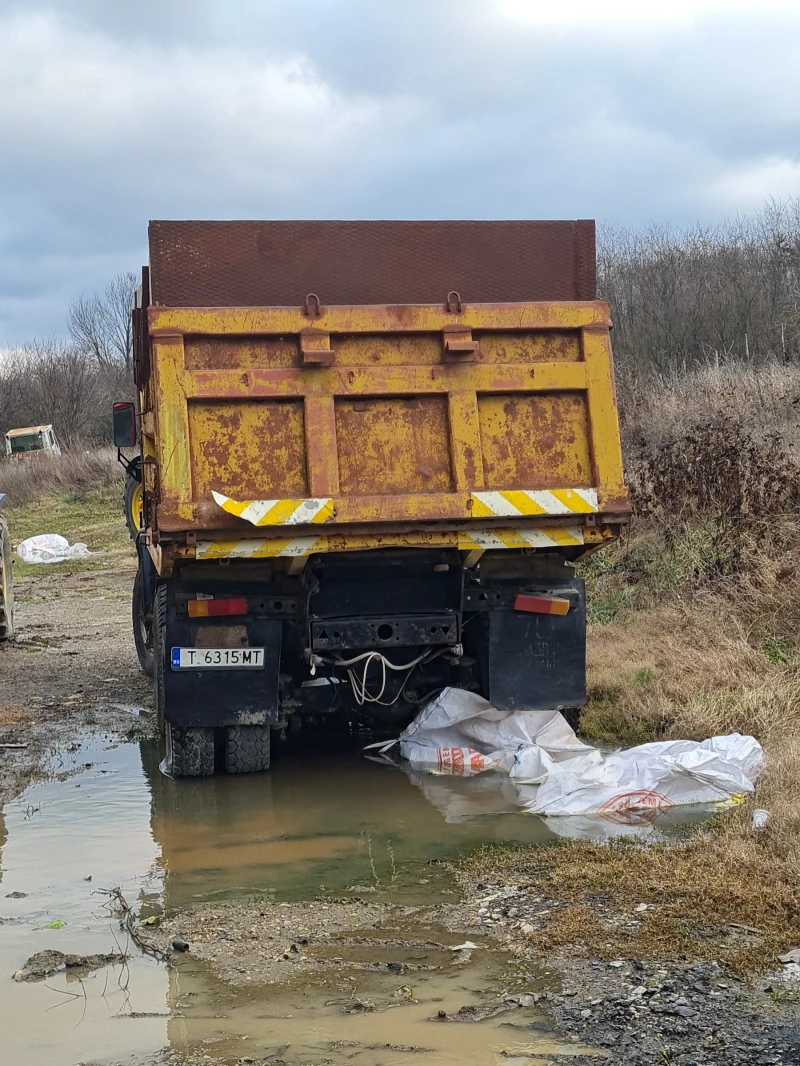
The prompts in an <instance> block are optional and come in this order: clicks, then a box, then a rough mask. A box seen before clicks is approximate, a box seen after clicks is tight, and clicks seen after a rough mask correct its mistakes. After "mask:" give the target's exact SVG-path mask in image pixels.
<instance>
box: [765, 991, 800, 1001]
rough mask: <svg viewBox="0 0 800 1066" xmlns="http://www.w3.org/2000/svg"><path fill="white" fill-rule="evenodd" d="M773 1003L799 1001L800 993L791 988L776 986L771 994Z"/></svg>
mask: <svg viewBox="0 0 800 1066" xmlns="http://www.w3.org/2000/svg"><path fill="white" fill-rule="evenodd" d="M771 999H772V1002H773V1003H798V1002H800V995H798V994H797V992H795V991H794V990H793V989H791V988H776V989H775V990H774V991H773V992H772V995H771Z"/></svg>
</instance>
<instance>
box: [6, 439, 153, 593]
mask: <svg viewBox="0 0 800 1066" xmlns="http://www.w3.org/2000/svg"><path fill="white" fill-rule="evenodd" d="M123 479H124V475H123V470H122V467H121V466H120V465H119V463H118V462H117V453H116V451H115V450H114V449H112V448H102V449H97V450H95V451H87V452H83V451H80V452H68V453H66V454H64V455H62V456H61V457H60V458H52V457H49V456H48V457H37V458H36V459H34V460H25V461H11V462H9V461H4V462H0V492H5V493H7V494H8V497H9V502H8V504H7V506H6V508H5V509H4V516H5V518H6V520H7V522H8V527H9V531H10V533H11V540H12V543H13V544H15V545H17V544H19V543H20V542H21V541H23V540H25V539H26V538H27V537H33V536H36V535H37V534H40V533H60V534H61V535H62V536H64V537H66V538H67V540H69V541H70V543H75V542H76V541H82V542H83V543H85V544H87V545H88V546H89V549H90V550H91V551H92V552H96V553H98V554H97V555H94V556H92V557H90V558H89V559H85V560H69V561H66V562H63V563H59V564H58V565H57V568H56V569H57V572H58V573H59V574H60V575H62V576H63V575H64V574H67V573H75V572H78V571H84V570H95V569H101V568H102V567H104V566H109V565H130V564H131V562H132V560H133V559H134V554H133V548H132V541H131V539H130V537H129V535H128V530H127V528H126V525H125V516H124V509H123V502H122V496H123V484H124V480H123ZM41 572H42V567H41V566H36V565H31V564H29V563H23V562H21V561H20V560H19V559H15V560H14V576H15V578H22V577H25V576H28V575H31V574H34V573H41ZM20 591H21V589H20Z"/></svg>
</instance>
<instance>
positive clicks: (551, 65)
mask: <svg viewBox="0 0 800 1066" xmlns="http://www.w3.org/2000/svg"><path fill="white" fill-rule="evenodd" d="M798 193H800V2H798V0H664V2H661V0H61V2H58V0H52V2H48V0H0V346H4V345H5V346H9V345H13V344H16V343H19V342H23V341H25V340H27V339H30V338H32V337H34V336H39V337H44V336H48V335H50V334H53V333H63V332H64V324H63V323H64V312H65V308H66V305H67V304H68V302H69V301H70V300H71V299H72V298H74V297H75V296H76V295H78V294H79V293H87V294H88V293H92V292H93V291H95V290H97V289H99V288H102V286H103V285H104V284H105V282H106V280H107V279H108V278H109V277H110V276H111V275H113V274H115V273H117V272H118V271H121V270H126V269H131V270H137V271H138V269H139V267H140V266H141V264H142V262H144V261H145V254H146V253H145V247H146V227H147V220H148V219H150V218H575V217H580V218H591V217H594V218H597V219H598V220H602V221H606V222H611V223H617V224H632V225H639V224H643V223H646V222H649V221H651V220H653V221H657V222H667V223H672V224H675V225H681V224H684V223H687V222H692V221H695V220H700V219H702V220H713V219H716V218H719V217H721V216H723V215H726V214H735V213H737V212H742V211H747V210H749V209H752V208H754V207H758V206H759V205H760V204H762V203H763V201H764V200H765V198H767V197H768V196H775V197H779V198H783V197H789V196H794V195H797V194H798Z"/></svg>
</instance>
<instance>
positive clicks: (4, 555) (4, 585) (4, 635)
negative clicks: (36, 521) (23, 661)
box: [0, 520, 14, 643]
mask: <svg viewBox="0 0 800 1066" xmlns="http://www.w3.org/2000/svg"><path fill="white" fill-rule="evenodd" d="M13 636H14V586H13V584H12V581H11V537H9V535H8V526H7V525H6V524H5V522H3V521H2V520H0V643H2V642H3V641H4V640H11V638H12V637H13Z"/></svg>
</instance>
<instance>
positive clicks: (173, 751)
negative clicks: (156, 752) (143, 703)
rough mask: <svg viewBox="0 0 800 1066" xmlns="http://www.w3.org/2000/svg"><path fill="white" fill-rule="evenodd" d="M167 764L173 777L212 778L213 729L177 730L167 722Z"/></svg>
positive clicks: (208, 727) (206, 727) (207, 727)
mask: <svg viewBox="0 0 800 1066" xmlns="http://www.w3.org/2000/svg"><path fill="white" fill-rule="evenodd" d="M167 762H168V763H169V765H170V766H171V768H172V776H173V777H212V776H213V774H214V730H213V728H211V727H210V726H203V727H201V728H196V729H177V728H176V727H175V726H173V725H170V723H169V722H167Z"/></svg>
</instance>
